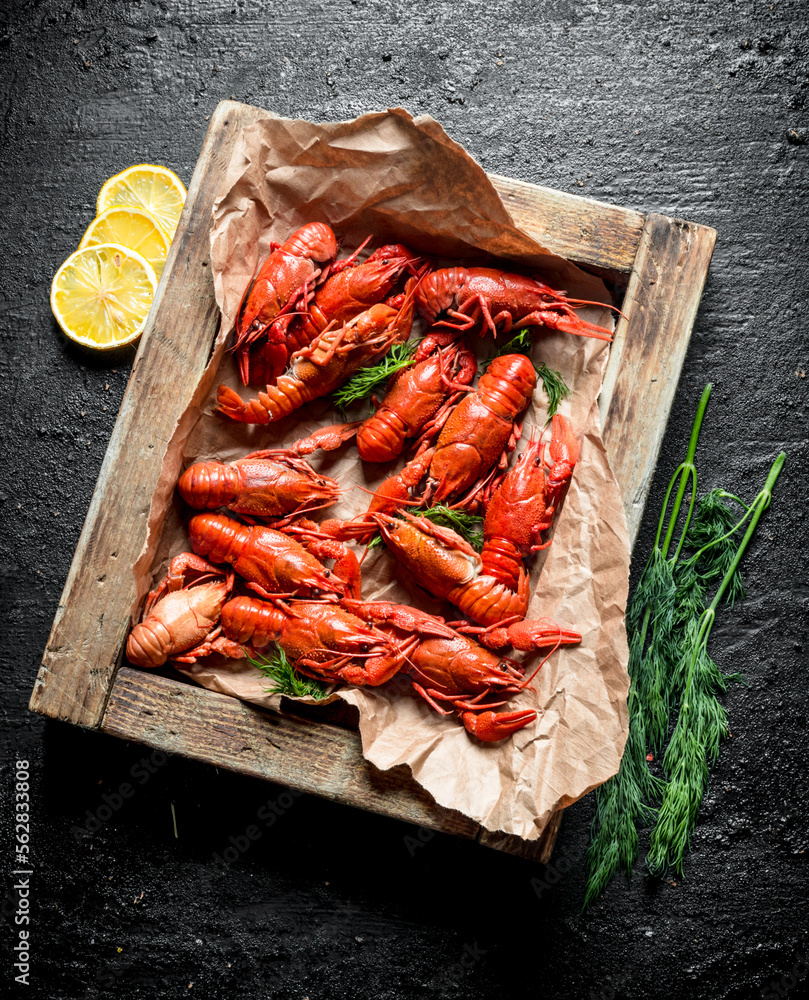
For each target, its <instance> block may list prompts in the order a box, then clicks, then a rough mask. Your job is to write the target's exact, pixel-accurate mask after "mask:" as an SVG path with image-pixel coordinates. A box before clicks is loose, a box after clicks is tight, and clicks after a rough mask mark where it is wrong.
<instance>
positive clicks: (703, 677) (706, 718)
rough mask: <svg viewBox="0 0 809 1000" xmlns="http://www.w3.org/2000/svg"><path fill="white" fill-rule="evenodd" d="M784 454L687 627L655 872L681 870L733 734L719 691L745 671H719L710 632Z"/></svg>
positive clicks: (656, 834) (653, 843)
mask: <svg viewBox="0 0 809 1000" xmlns="http://www.w3.org/2000/svg"><path fill="white" fill-rule="evenodd" d="M785 459H786V455H785V454H784V452H781V453H780V455H779V456H778V457H777V458H776V460H775V462H774V463H773V465H772V468H771V469H770V472H769V475H768V476H767V481H766V483H765V484H764V488H763V489H762V491H761V492H760V493H759V494H758V496H757V497H756V499H755V500H754V501H753V503H752V504H751V505H750V507H749V508H747V511H746V513H745V515H744V517H743V518H742V520H741V521H740V522H739V524H738V525H736V526H734V528H733V529H731V532H729V534H731V533H732V532H733V531H735V530H736V529H737V528H738V527H740V525H741V524H742V523H744V522H745V521H747V520H748V518H749V523H748V525H747V530H746V531H745V533H744V537H743V538H742V540H741V542H739V544H738V546H737V547H736V550H735V553H734V555H733V558H732V560H731V561H730V563H729V565H728V566H727V569H726V570H725V573H724V575H723V577H722V580H721V582H720V584H719V587H718V588H717V591H716V593H715V594H714V598H713V600H712V601H711V603H710V605H709V606H708V607H707V608H706V609H705V610H704V612H703V613H702V615H701V616H700V617H699V618H698V619H696V620H693V619H692V620H691V621H690V622H689V623H688V626H687V628H686V636H685V640H684V642H683V649H682V656H681V662H680V674H681V676H683V677H684V680H685V684H684V689H683V694H682V697H681V699H680V709H679V713H678V717H677V724H676V726H675V728H674V733H673V734H672V737H671V740H670V741H669V745H668V747H667V748H666V753H665V755H664V757H663V770H664V773H665V775H666V778H667V785H666V789H665V792H664V794H663V798H662V802H661V804H660V811H659V813H658V816H657V821H656V823H655V826H654V829H653V830H652V834H651V839H650V843H649V853H648V855H647V857H646V864H647V867H648V868H649V871H650V872H651V873H652V874H654V875H664V874H665V873H666V871H667V870H668V869H669V868H674V869H675V871H677V872H679V873H682V870H683V858H684V856H685V852H686V850H687V848H688V843H689V838H690V836H691V831H692V830H693V828H694V825H695V823H696V820H697V814H698V813H699V807H700V804H701V803H702V799H703V796H704V795H705V792H706V790H707V787H708V774H709V763H708V762H709V761H710V764H714V763H715V762H716V758H717V756H718V754H719V746H720V744H721V742H722V740H723V739H725V737H726V736H727V735H728V721H727V713H726V712H725V709H724V707H723V706H722V705H721V704H720V703H719V701H718V699H717V695H718V694H719V693H724V692H725V691H726V690H727V686H728V684H729V683H730V682H731V681H736V680H741V675H739V674H731V675H725V674H723V673H722V672H721V671H720V669H719V667H718V666H717V665H716V663H714V661H713V660H712V659H711V657H710V656H709V655H708V638H709V637H710V634H711V629H712V628H713V624H714V621H715V620H716V609H717V607H718V605H719V602H720V601H721V600H722V599H723V598H724V597H725V595H726V594H727V592H728V591H729V590H730V589H731V588H732V587H733V586H734V580H737V571H738V567H739V563H740V562H741V559H742V556H743V555H744V552H745V550H746V548H747V546H748V544H749V543H750V539H751V538H752V537H753V533H754V531H755V530H756V525H757V524H758V522H759V519H760V518H761V515H762V514H763V513H764V511H765V510H766V509H767V508H768V507H769V505H770V501H771V500H772V490H773V487H774V486H775V483H776V481H777V479H778V476H779V475H780V473H781V469H782V467H783V464H784V460H785Z"/></svg>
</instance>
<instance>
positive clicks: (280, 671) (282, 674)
mask: <svg viewBox="0 0 809 1000" xmlns="http://www.w3.org/2000/svg"><path fill="white" fill-rule="evenodd" d="M247 659H248V660H249V661H250V662H251V663H252V664H253V666H254V667H255V668H256V669H257V670H260V671H261V673H262V674H263V675H264V676H265V677H266V678H267V680H268V681H270V682H271V684H272V686H271V687H266V688H264V690H265V691H266V692H267V694H286V695H291V696H293V697H295V698H315V699H317V700H318V701H321V700H322V699H323V698H327V697H328V691H327V689H326V685H325V684H324V683H321V682H320V681H316V680H313V679H312V678H310V677H303V676H302V675H301V674H299V673H298V672H297V671H296V670H295V668H294V667H293V666H292V664H291V663H290V662H289V659H288V658H287V654H286V653H285V652H284V651H283V649H281V647H280V646H276V647H275V650H274V652H272V653H271V654H270V655H269V656H261V655H259V656H257V657H252V656H248V657H247Z"/></svg>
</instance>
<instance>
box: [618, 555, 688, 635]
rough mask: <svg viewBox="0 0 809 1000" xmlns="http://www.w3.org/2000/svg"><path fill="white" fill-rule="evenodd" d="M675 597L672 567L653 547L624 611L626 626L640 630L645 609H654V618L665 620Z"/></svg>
mask: <svg viewBox="0 0 809 1000" xmlns="http://www.w3.org/2000/svg"><path fill="white" fill-rule="evenodd" d="M676 596H677V585H676V584H675V582H674V571H673V568H672V565H671V563H670V562H668V561H667V560H666V559H665V558H664V556H663V553H662V552H661V551H660V549H659V548H657V546H655V548H654V549H652V554H651V555H650V556H649V559H648V561H647V563H646V565H645V566H644V567H643V572H642V573H641V575H640V579H639V580H638V582H637V585H636V587H635V591H634V593H633V594H632V599H631V601H630V602H629V606H628V607H627V609H626V621H627V625H628V626H629V627H630V628H633V629H639V628H642V622H643V619H644V617H645V615H646V610H647V608H653V609H654V611H655V617H656V618H666V617H667V616H669V615H671V614H672V613H673V610H674V607H675V600H676Z"/></svg>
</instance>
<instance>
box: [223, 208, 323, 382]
mask: <svg viewBox="0 0 809 1000" xmlns="http://www.w3.org/2000/svg"><path fill="white" fill-rule="evenodd" d="M336 256H337V240H336V239H335V237H334V233H333V232H332V230H331V228H330V227H329V226H327V225H325V223H323V222H309V223H307V224H306V225H305V226H301V228H300V229H298V230H297V231H296V232H294V233H293V234H292V235H291V236H290V237H289V239H288V240H287V241H286V242H285V243H282V244H273V246H272V251H271V253H270V254H269V256H268V257H267V258H266V259H265V260H264V262H263V263H262V265H261V267H260V268H259V270H258V272H257V273H256V275H255V276H254V277H253V278H252V279H251V281H250V283H249V284H248V286H247V288H246V289H245V292H244V295H243V296H242V301H241V303H240V305H239V310H238V313H237V314H236V327H235V343H234V351H235V352H236V355H237V358H238V361H239V368H240V374H241V376H242V381H243V382H244V384H245V385H247V384H248V383H247V379H248V378H249V354H248V353H247V350H248V348H249V346H250V345H251V344H253V343H254V342H255V341H256V340H258V339H260V338H263V339H265V340H266V341H267V342H268V343H269V344H270V345H272V346H271V348H270V354H271V356H272V357H273V359H274V360H273V363H274V364H276V365H280V370H281V371H283V369H284V366H285V365H286V362H287V357H288V351H287V348H286V330H287V327H288V326H289V323H290V321H291V319H292V316H293V313H294V311H295V309H296V308H297V306H298V304H299V303H300V302H301V301H302V302H303V303H305V302H306V299H307V297H308V295H309V293H310V290H311V288H312V286H313V285H314V282H315V280H316V278H317V277H318V276H319V275H320V273H321V272H320V268H318V267H317V263H315V262H318V263H325V262H327V261H331V260H333V259H334V258H335V257H336ZM273 352H274V353H273Z"/></svg>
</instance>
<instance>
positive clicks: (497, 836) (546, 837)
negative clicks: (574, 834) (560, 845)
mask: <svg viewBox="0 0 809 1000" xmlns="http://www.w3.org/2000/svg"><path fill="white" fill-rule="evenodd" d="M563 813H564V809H559V810H558V811H557V812H555V813H554V814H553V815H552V816H551V818H550V819H549V820H548V823H547V825H546V826H545V829H544V830H543V831H542V833H541V834H540V836H539V839H538V840H521V839H520V838H519V837H513V836H511V835H510V834H507V833H491V832H490V831H489V830H483V829H481V831H480V835H479V836H478V840H479V841H480V843H481V844H484V845H485V846H486V847H491V848H493V849H494V850H495V851H503V852H504V853H506V854H514V855H516V856H517V857H518V858H525V859H526V860H528V861H539V863H540V864H543V865H546V864H547V863H548V862H549V861H550V859H551V854H553V845H554V844H555V843H556V836H557V834H558V833H559V827H560V826H561V825H562V815H563Z"/></svg>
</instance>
